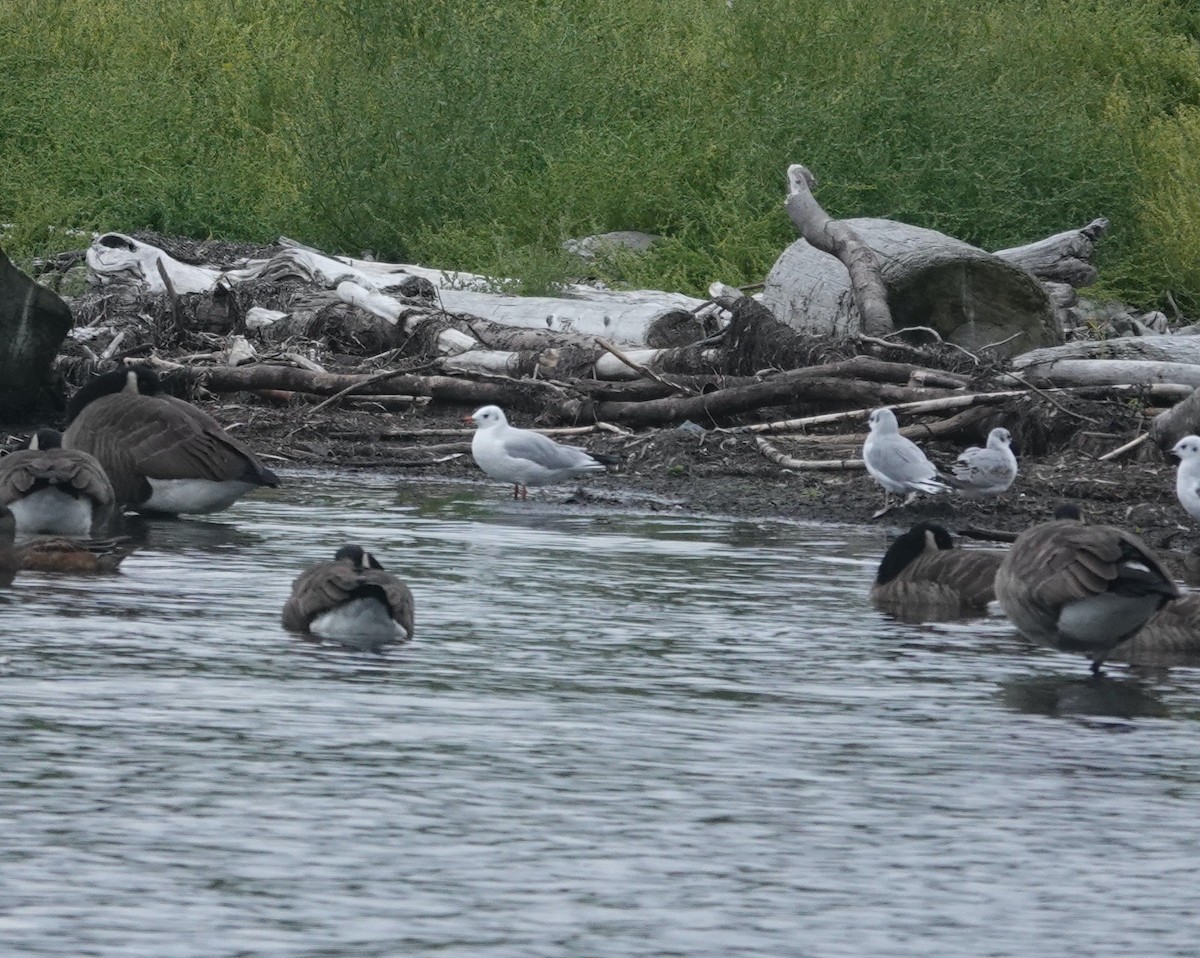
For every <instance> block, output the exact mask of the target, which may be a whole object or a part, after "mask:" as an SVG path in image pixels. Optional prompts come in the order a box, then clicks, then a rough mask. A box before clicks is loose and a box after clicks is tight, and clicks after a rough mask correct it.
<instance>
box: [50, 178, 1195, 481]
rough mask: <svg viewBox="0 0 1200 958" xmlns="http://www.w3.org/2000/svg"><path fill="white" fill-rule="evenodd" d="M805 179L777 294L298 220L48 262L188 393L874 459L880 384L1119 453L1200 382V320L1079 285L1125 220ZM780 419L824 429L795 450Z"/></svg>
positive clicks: (967, 435) (935, 425) (794, 206)
mask: <svg viewBox="0 0 1200 958" xmlns="http://www.w3.org/2000/svg"><path fill="white" fill-rule="evenodd" d="M788 184H789V190H788V196H787V209H788V212H789V215H790V216H791V218H792V220H793V222H794V223H795V225H796V227H797V229H798V231H799V233H800V235H801V237H802V238H801V239H799V240H798V241H797V242H796V243H795V244H793V245H792V246H791V247H789V248H788V250H787V251H785V252H784V254H783V255H782V256H781V257H780V261H779V263H777V265H776V267H775V269H773V270H772V272H771V274H770V275H769V276H768V277H767V281H766V284H765V288H764V290H763V291H762V293H761V295H758V296H750V295H747V294H746V293H745V292H743V291H740V290H735V289H730V288H728V287H725V286H723V285H721V284H719V283H717V284H714V285H713V287H712V288H711V289H710V295H709V297H708V298H706V299H698V298H694V297H687V296H682V295H679V294H672V293H662V292H656V291H634V292H618V291H612V290H607V289H603V288H597V287H596V286H595V285H590V284H587V283H580V284H578V285H574V286H570V287H567V288H565V289H563V290H562V291H561V293H560V295H558V296H555V297H523V296H515V295H511V294H509V293H508V292H506V291H505V289H504V286H503V283H498V282H497V281H495V280H491V279H488V278H486V277H481V276H477V275H473V274H464V273H447V272H442V271H437V270H432V269H428V268H423V267H417V266H407V265H394V264H384V263H377V262H373V261H370V260H356V259H348V258H340V257H333V256H328V255H325V254H323V253H321V252H320V251H318V250H314V249H311V248H309V247H305V246H302V245H300V244H297V243H294V242H291V241H287V240H283V241H281V242H280V243H279V244H277V245H275V246H273V247H269V248H266V249H263V250H257V251H255V253H254V255H250V256H246V255H234V254H235V252H236V251H235V250H233V249H232V248H229V247H223V246H222V245H221V244H197V243H190V242H188V241H178V240H175V241H169V240H165V239H162V238H151V237H145V236H143V237H142V238H141V239H139V238H135V237H131V236H125V235H122V234H116V233H109V234H104V235H103V236H99V237H97V238H95V239H94V241H93V242H92V244H91V246H90V247H89V248H88V250H87V251H86V253H85V254H83V255H82V258H83V259H84V260H85V263H83V262H80V261H79V260H80V257H79V256H75V257H71V256H64V257H60V258H59V259H58V260H56V261H51V262H48V263H46V264H45V266H46V270H47V276H46V277H45V278H50V277H52V276H53V275H54V274H55V272H57V273H59V274H64V273H69V272H71V271H80V270H83V271H86V274H87V279H88V291H87V292H85V293H83V294H82V295H79V296H76V297H74V298H73V299H72V300H71V303H70V305H71V312H72V313H73V315H74V328H72V329H71V330H70V334H69V336H68V338H67V339H66V341H65V342H64V343H63V345H62V347H61V349H60V351H59V355H58V357H57V360H56V364H57V368H58V369H59V371H60V372H61V374H62V375H63V377H64V378H65V379H66V380H68V381H69V382H74V383H79V382H81V381H82V380H83V379H85V378H87V376H88V375H90V374H91V373H93V372H95V371H97V370H99V369H103V368H106V367H108V366H111V365H112V364H115V363H118V362H123V361H133V360H138V361H146V362H151V363H153V364H154V365H156V366H157V367H158V368H159V371H160V372H161V373H164V374H165V376H166V379H167V381H168V382H169V383H173V384H174V388H176V389H177V390H178V391H180V392H185V393H189V394H193V395H194V394H196V393H197V392H200V391H203V390H207V391H208V392H211V393H227V392H233V391H238V392H249V393H255V394H258V395H259V396H261V397H263V398H264V399H266V400H268V401H273V402H284V401H290V402H297V403H303V402H308V403H316V404H317V405H318V406H319V407H321V408H327V407H329V406H330V405H334V404H356V403H362V402H367V401H369V402H370V404H371V406H372V408H382V409H389V410H395V409H404V408H410V407H412V406H419V405H422V404H427V403H430V402H448V403H454V404H458V405H467V406H474V405H482V404H485V403H496V404H498V405H501V406H504V407H506V408H510V409H516V410H520V411H523V412H527V413H534V414H536V415H537V417H538V419H539V422H541V423H543V424H547V425H552V424H569V425H578V424H588V423H596V422H607V423H616V424H622V425H624V426H630V427H648V426H665V425H677V424H679V423H683V422H685V421H691V422H693V423H696V424H699V425H701V426H703V427H705V428H712V427H719V428H724V429H730V430H735V431H744V432H749V433H754V434H756V435H757V436H758V442H759V447H760V448H761V449H762V451H763V452H764V454H766V455H767V456H769V457H770V458H772V459H774V460H775V461H777V462H779V463H781V464H783V465H786V466H789V467H792V468H832V467H848V466H849V467H852V466H854V465H856V463H854V462H853V460H852V459H847V458H846V457H845V456H844V455H841V453H844V452H845V450H844V449H843V448H842V446H844V445H845V443H844V442H843V443H842V444H841V446H839V444H838V441H839V437H840V439H846V437H845V436H842V432H843V428H842V427H843V426H844V425H845V424H846V423H848V422H852V423H853V425H854V427H856V428H855V430H854V431H855V433H856V434H857V435H861V419H859V420H858V421H855V419H856V417H863V416H865V413H864V410H868V409H870V408H872V407H875V406H880V405H889V406H894V407H896V408H897V411H898V412H899V413H900V415H901V421H902V422H906V423H910V425H909V426H908V427H907V428H906V430H905V432H906V434H908V435H910V436H913V437H915V438H927V439H928V438H945V439H947V440H951V441H955V442H964V441H976V440H978V439H980V438H982V436H983V435H985V434H986V431H987V429H988V428H990V426H992V425H996V424H999V423H1001V422H1002V423H1003V424H1005V425H1007V426H1008V427H1009V428H1010V429H1011V430H1012V431H1013V432H1014V434H1015V435H1016V438H1017V441H1018V443H1019V444H1021V446H1022V448H1023V449H1024V450H1025V451H1027V452H1033V453H1036V452H1039V451H1041V452H1044V451H1047V450H1049V449H1052V448H1054V447H1055V446H1056V445H1059V444H1062V443H1065V442H1070V441H1072V439H1073V438H1077V437H1079V436H1081V435H1082V436H1090V437H1091V438H1092V440H1093V445H1094V446H1095V445H1097V441H1098V443H1099V444H1100V445H1103V444H1105V443H1107V444H1108V446H1109V447H1110V448H1108V449H1107V450H1105V451H1104V452H1103V453H1101V452H1100V450H1099V449H1098V448H1097V449H1095V452H1096V454H1103V455H1114V456H1115V455H1122V454H1125V453H1127V452H1130V451H1132V450H1134V449H1136V448H1137V446H1138V445H1139V444H1141V443H1142V442H1144V439H1145V437H1146V436H1148V435H1150V423H1151V419H1152V417H1153V416H1155V415H1157V414H1158V413H1160V412H1164V411H1165V410H1166V409H1168V408H1170V407H1172V406H1174V405H1175V404H1176V403H1178V402H1179V401H1180V400H1182V399H1185V398H1188V397H1190V396H1191V395H1192V393H1193V390H1194V388H1195V387H1197V386H1200V338H1194V337H1191V336H1185V335H1158V333H1159V332H1161V331H1164V330H1165V329H1166V318H1165V317H1162V316H1161V314H1142V315H1141V316H1140V317H1134V316H1132V315H1128V316H1127V317H1126V318H1127V320H1128V322H1127V323H1126V325H1125V326H1124V327H1118V326H1114V325H1112V324H1111V323H1110V325H1109V326H1108V327H1105V329H1106V330H1109V331H1111V330H1114V329H1118V328H1125V329H1129V330H1133V331H1135V332H1137V333H1138V334H1139V335H1136V336H1129V337H1118V338H1111V337H1109V338H1104V339H1096V338H1095V337H1094V336H1092V337H1090V338H1082V337H1081V336H1080V334H1081V333H1083V332H1092V333H1094V332H1095V331H1096V330H1097V329H1100V327H1099V326H1098V325H1097V326H1093V327H1088V326H1087V324H1084V326H1081V325H1080V313H1079V310H1080V301H1079V299H1078V297H1077V296H1076V295H1075V290H1076V289H1078V288H1079V287H1081V286H1085V285H1087V284H1089V283H1091V282H1092V281H1093V280H1094V279H1095V269H1094V267H1092V265H1091V256H1092V251H1093V244H1094V241H1095V240H1096V239H1097V238H1098V237H1099V236H1100V235H1102V233H1103V232H1104V229H1105V228H1106V226H1107V224H1106V223H1105V222H1104V221H1103V220H1097V221H1095V222H1093V223H1091V224H1089V225H1088V226H1086V227H1084V228H1083V229H1080V230H1073V231H1068V232H1065V233H1061V234H1058V235H1056V236H1053V237H1050V238H1048V239H1046V240H1043V241H1040V242H1038V243H1034V244H1031V245H1030V246H1027V247H1020V248H1017V249H1013V250H1003V251H1000V252H998V253H988V252H985V251H983V250H979V249H976V248H974V247H971V246H968V245H967V244H965V243H962V242H960V241H958V240H955V239H953V238H951V237H946V236H943V235H942V234H937V233H934V232H933V231H930V230H924V229H918V228H916V227H911V226H907V225H905V224H901V223H894V222H891V221H883V220H844V221H837V220H833V219H831V218H830V217H828V216H827V215H826V214H825V213H824V211H823V210H821V208H820V207H819V206H818V205H817V203H816V201H815V199H814V198H813V195H812V192H811V190H812V186H813V184H814V180H813V178H812V176H811V174H809V173H808V171H807V170H805V169H804V168H803V167H800V166H794V167H792V168H791V169H789V171H788ZM150 239H154V241H153V242H151V241H149V240H150ZM242 252H244V251H242ZM1110 319H1111V317H1110ZM1066 340H1071V341H1066ZM1030 347H1033V348H1030ZM1197 406H1200V400H1198V401H1196V402H1195V403H1192V404H1190V405H1185V406H1181V407H1179V408H1177V409H1175V410H1173V411H1172V413H1171V414H1170V415H1169V416H1165V417H1162V418H1160V419H1159V420H1158V421H1157V424H1156V426H1155V430H1154V438H1155V439H1156V444H1157V445H1159V446H1160V448H1161V447H1163V446H1166V447H1169V446H1170V445H1171V444H1172V443H1173V442H1174V440H1175V438H1177V437H1178V436H1179V435H1181V434H1183V433H1184V432H1188V431H1194V429H1195V428H1196V422H1195V420H1196V414H1198V413H1200V408H1193V407H1197ZM764 419H766V420H768V421H766V422H762V421H761V420H764ZM830 430H833V431H834V434H835V435H834V438H833V439H832V440H827V441H823V440H821V439H820V438H816V439H814V438H812V437H813V436H814V434H815V435H816V436H818V437H819V436H820V435H822V434H825V433H828V432H829V431H830ZM770 434H776V435H778V434H791V435H797V434H798V435H805V436H808V437H809V439H808V443H807V445H806V446H805V448H804V452H803V455H801V456H797V455H790V454H788V453H786V452H784V451H781V450H780V449H779V448H777V447H776V446H775V445H774V444H773V441H772V440H768V439H767V438H766V436H767V435H770ZM1139 437H1141V438H1139ZM823 442H824V444H823ZM791 451H792V452H794V451H795V450H791Z"/></svg>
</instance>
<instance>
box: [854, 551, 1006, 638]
mask: <svg viewBox="0 0 1200 958" xmlns="http://www.w3.org/2000/svg"><path fill="white" fill-rule="evenodd" d="M1003 558H1004V556H1003V554H1002V553H999V552H988V551H985V550H982V549H940V550H928V551H926V552H924V553H922V554H921V555H919V556H918V557H917V558H916V559H914V560H913V561H912V562H910V563H909V564H908V565H907V566H906V567H905V569H904V571H903V572H901V573H900V574H899V575H898V576H896V578H894V579H892V580H891V581H890V582H887V583H885V584H884V585H876V586H874V587H873V588H872V589H871V599H872V601H873V602H874V603H875V605H877V606H879V607H880V608H882V609H884V610H886V611H888V612H891V613H892V614H894V615H896V616H897V617H898V618H901V619H903V620H905V621H928V620H929V619H930V618H934V619H936V618H952V617H956V616H960V615H965V614H969V613H971V612H982V611H983V610H984V609H986V608H987V604H988V603H989V602H991V601H992V600H993V599H995V598H996V591H995V585H994V583H995V579H996V570H997V569H998V568H999V567H1000V563H1001V561H1002V560H1003Z"/></svg>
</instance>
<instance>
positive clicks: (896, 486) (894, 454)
mask: <svg viewBox="0 0 1200 958" xmlns="http://www.w3.org/2000/svg"><path fill="white" fill-rule="evenodd" d="M867 421H868V422H869V423H870V427H871V428H870V432H869V433H868V434H867V438H866V441H865V442H864V443H863V462H864V463H865V464H866V467H867V472H868V473H870V475H871V478H872V479H874V480H875V481H876V482H877V483H879V485H881V486H882V487H883V508H882V509H880V510H879V511H878V512H876V513H875V514H874V515H873V516H872V517H871V518H873V519H878V518H879V517H880V516H882V515H885V514H886V513H888V512H890V511H891V508H892V505H891V496H892V493H894V492H895V493H904V494H905V499H904V502H903V503H902V505H905V506H907V505H908V504H909V503H910V502H912V501H913V499H915V498H916V497H917V494H918V493H921V492H926V493H930V494H936V493H939V492H948V491H949V490H950V487H949V486H948V485H946V484H945V483H944V482H942V481H940V480H939V479H938V477H937V467H936V466H935V465H934V464H933V463H932V462H930V461H929V459H928V458H927V457H926V456H925V453H923V452H922V451H921V447H920V446H918V445H917V444H916V443H915V442H913V441H912V440H911V439H908V438H906V437H905V436H902V435H900V425H899V423H897V422H896V414H895V413H894V412H892V410H891V409H889V408H887V407H886V406H884V407H881V408H879V409H876V410H873V411H872V413H871V415H870V417H869V418H868V420H867Z"/></svg>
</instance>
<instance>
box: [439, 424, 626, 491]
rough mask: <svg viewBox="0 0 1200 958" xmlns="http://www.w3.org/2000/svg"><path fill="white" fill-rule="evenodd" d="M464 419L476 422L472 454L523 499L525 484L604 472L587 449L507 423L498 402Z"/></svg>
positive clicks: (492, 475) (491, 473)
mask: <svg viewBox="0 0 1200 958" xmlns="http://www.w3.org/2000/svg"><path fill="white" fill-rule="evenodd" d="M463 421H464V422H473V423H475V425H476V429H475V435H474V436H473V437H472V439H471V455H472V457H474V459H475V462H476V464H477V465H478V466H479V468H480V469H482V470H483V471H484V472H486V473H487V474H488V475H489V476H491V477H492V478H493V479H499V480H500V481H501V482H511V483H512V484H513V498H514V499H516V498H518V497H519V498H521V499H524V498H526V496H527V495H528V492H529V491H528V489H527V488H526V487H527V486H545V485H549V484H551V483H554V482H559V481H561V480H563V479H570V478H572V477H573V476H581V475H583V474H585V473H589V472H604V463H602V462H600V461H599V460H598V459H596V458H595V457H594V456H592V455H591V454H590V453H587V452H585V451H584V450H582V449H576V448H574V447H572V446H564V445H562V444H560V443H557V442H555V441H554V440H553V439H551V438H550V437H549V436H543V435H542V434H541V433H540V432H533V431H532V430H530V429H516V428H514V427H513V426H510V425H509V424H508V419H507V418H506V417H505V415H504V411H503V410H502V409H500V407H499V406H482V407H480V408H479V409H476V410H475V412H473V413H471V415H469V416H466V417H464V419H463Z"/></svg>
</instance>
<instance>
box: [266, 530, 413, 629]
mask: <svg viewBox="0 0 1200 958" xmlns="http://www.w3.org/2000/svg"><path fill="white" fill-rule="evenodd" d="M397 626H399V627H400V628H401V629H403V630H404V639H406V640H407V639H411V638H412V637H413V596H412V592H411V591H409V588H408V586H406V585H405V584H404V583H403V582H401V581H400V579H399V578H397V577H396V576H394V575H392V574H391V573H390V572H387V571H385V570H384V568H383V566H382V565H380V564H379V562H378V560H376V558H375V557H374V556H373V555H371V553H369V552H367V551H365V550H364V549H363V548H362V547H361V546H357V545H344V546H342V547H341V548H340V549H338V551H337V552H336V553H335V554H334V557H333V561H332V562H319V563H317V564H316V565H314V566H311V567H309V568H308V569H306V570H305V571H304V572H302V573H300V575H299V576H297V578H296V580H295V582H293V583H292V594H291V596H289V598H288V600H287V602H286V603H285V604H284V607H283V627H284V628H285V629H288V630H290V631H292V632H308V633H311V634H313V635H318V636H321V637H323V638H329V639H338V640H342V641H350V642H356V643H367V644H371V645H381V644H383V643H386V642H394V641H397Z"/></svg>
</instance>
